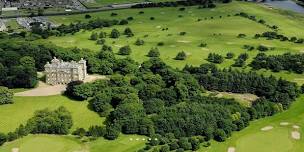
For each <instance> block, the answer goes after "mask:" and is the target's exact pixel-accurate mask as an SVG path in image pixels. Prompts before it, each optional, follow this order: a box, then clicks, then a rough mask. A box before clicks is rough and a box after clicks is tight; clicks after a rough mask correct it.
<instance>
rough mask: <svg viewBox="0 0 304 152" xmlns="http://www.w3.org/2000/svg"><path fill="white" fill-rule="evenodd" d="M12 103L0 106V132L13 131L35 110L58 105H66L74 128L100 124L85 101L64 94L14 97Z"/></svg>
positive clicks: (101, 121) (100, 120) (99, 120)
mask: <svg viewBox="0 0 304 152" xmlns="http://www.w3.org/2000/svg"><path fill="white" fill-rule="evenodd" d="M14 101H15V103H14V104H10V105H1V106H0V130H1V132H9V131H14V130H15V129H16V128H17V127H18V126H19V125H20V124H24V123H25V122H26V121H27V120H28V119H29V118H31V117H32V116H33V114H34V112H35V111H36V110H41V109H44V108H50V109H55V108H58V107H59V106H64V107H66V108H67V109H68V110H69V111H70V112H71V113H72V118H73V123H74V124H73V127H72V130H74V129H75V128H77V127H83V128H88V127H90V126H91V125H102V123H103V120H104V118H101V117H99V116H98V114H96V113H95V112H93V111H90V110H89V109H88V108H87V105H88V103H87V102H78V101H72V100H70V99H68V98H67V97H64V96H48V97H14Z"/></svg>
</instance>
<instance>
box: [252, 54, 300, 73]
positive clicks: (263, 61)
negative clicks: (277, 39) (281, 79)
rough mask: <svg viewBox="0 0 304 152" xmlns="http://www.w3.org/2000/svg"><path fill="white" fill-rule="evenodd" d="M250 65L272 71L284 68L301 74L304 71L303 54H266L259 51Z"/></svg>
mask: <svg viewBox="0 0 304 152" xmlns="http://www.w3.org/2000/svg"><path fill="white" fill-rule="evenodd" d="M250 66H251V67H252V68H253V69H262V68H264V69H270V70H272V71H273V72H279V71H282V70H286V71H292V72H295V73H299V74H302V73H303V72H304V55H303V54H290V53H285V54H283V55H269V56H267V55H266V54H265V53H259V54H258V55H257V56H256V57H255V58H254V60H253V61H252V62H251V64H250Z"/></svg>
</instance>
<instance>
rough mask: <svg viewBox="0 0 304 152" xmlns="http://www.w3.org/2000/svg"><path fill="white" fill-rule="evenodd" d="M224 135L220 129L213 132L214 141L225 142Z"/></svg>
mask: <svg viewBox="0 0 304 152" xmlns="http://www.w3.org/2000/svg"><path fill="white" fill-rule="evenodd" d="M226 138H227V137H226V133H225V132H224V130H222V129H217V130H215V132H214V139H215V140H216V141H219V142H223V141H225V140H226Z"/></svg>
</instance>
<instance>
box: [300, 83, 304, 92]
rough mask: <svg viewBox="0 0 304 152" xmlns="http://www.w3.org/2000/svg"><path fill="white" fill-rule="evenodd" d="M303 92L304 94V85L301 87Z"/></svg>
mask: <svg viewBox="0 0 304 152" xmlns="http://www.w3.org/2000/svg"><path fill="white" fill-rule="evenodd" d="M301 92H302V93H304V84H302V85H301Z"/></svg>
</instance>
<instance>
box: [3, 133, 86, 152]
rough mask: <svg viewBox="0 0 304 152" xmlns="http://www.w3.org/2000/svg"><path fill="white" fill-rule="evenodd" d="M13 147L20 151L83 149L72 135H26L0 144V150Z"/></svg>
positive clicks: (7, 151) (63, 151)
mask: <svg viewBox="0 0 304 152" xmlns="http://www.w3.org/2000/svg"><path fill="white" fill-rule="evenodd" d="M13 148H19V151H20V152H75V151H80V150H83V149H84V148H83V147H82V145H81V143H80V141H78V140H76V139H75V138H73V137H67V136H55V135H28V136H26V137H24V138H21V139H18V140H15V141H13V142H9V143H6V144H5V145H3V146H1V147H0V152H11V151H12V149H13Z"/></svg>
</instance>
